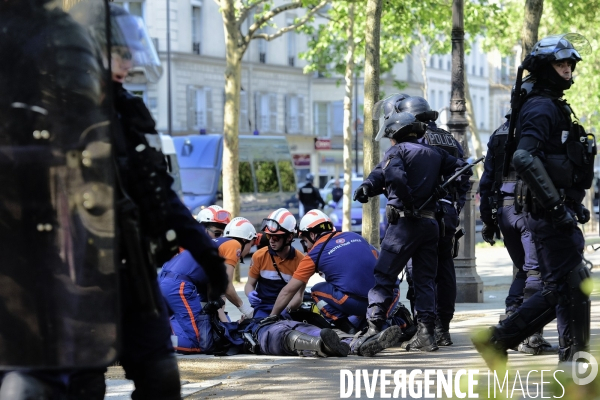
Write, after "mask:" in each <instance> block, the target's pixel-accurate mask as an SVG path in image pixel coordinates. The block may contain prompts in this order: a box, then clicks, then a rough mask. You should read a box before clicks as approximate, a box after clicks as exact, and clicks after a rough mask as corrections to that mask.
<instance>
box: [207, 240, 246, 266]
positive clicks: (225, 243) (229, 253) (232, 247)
mask: <svg viewBox="0 0 600 400" xmlns="http://www.w3.org/2000/svg"><path fill="white" fill-rule="evenodd" d="M213 242H215V244H216V245H217V247H218V248H219V255H220V256H221V257H223V258H224V259H225V264H229V265H232V266H233V267H234V268H235V267H236V266H237V264H238V262H239V261H240V257H241V256H242V245H241V244H240V242H238V241H237V240H235V239H232V238H228V237H219V238H216V239H213Z"/></svg>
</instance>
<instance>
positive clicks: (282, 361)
mask: <svg viewBox="0 0 600 400" xmlns="http://www.w3.org/2000/svg"><path fill="white" fill-rule="evenodd" d="M476 257H477V272H478V274H479V276H480V277H481V279H482V281H483V283H484V296H483V297H484V302H483V303H459V304H457V305H456V313H455V318H454V320H453V321H452V324H451V333H452V338H453V341H454V345H453V346H451V347H445V348H440V350H439V351H437V352H434V353H423V354H422V353H407V352H404V351H403V350H401V349H398V348H392V349H388V350H386V351H384V352H382V353H380V354H379V355H377V356H376V357H374V358H363V357H356V356H350V357H347V358H327V359H322V358H304V357H269V356H254V355H238V356H233V357H214V356H206V355H198V356H179V359H180V360H181V361H188V360H190V359H194V360H195V361H201V362H202V365H203V366H205V367H206V368H211V367H213V366H214V367H215V368H216V367H217V366H219V365H220V364H223V363H227V362H231V361H234V360H235V361H237V362H240V363H244V364H243V365H244V367H243V368H241V369H239V370H237V371H234V372H227V373H225V374H223V375H220V376H217V377H214V378H211V379H208V380H205V381H202V382H195V383H186V382H182V384H183V385H182V395H184V396H187V397H186V398H190V399H205V398H208V399H215V398H244V399H273V398H286V399H295V398H298V399H309V398H320V399H329V398H332V399H333V398H340V390H341V389H340V379H341V378H340V369H348V370H350V371H352V373H353V374H354V373H355V371H356V370H359V369H360V370H363V369H364V370H368V371H370V373H373V371H374V369H390V370H391V371H392V373H393V372H394V371H395V370H399V369H405V370H406V374H407V376H408V374H409V373H410V371H416V372H418V371H417V370H419V369H420V370H424V369H428V368H431V369H441V368H443V369H444V370H448V369H451V370H452V371H458V370H459V369H464V368H474V369H479V370H480V371H481V372H482V373H484V371H487V367H486V366H485V364H484V363H483V361H482V359H481V358H480V357H479V355H478V354H477V352H476V351H475V350H474V348H473V346H472V344H471V342H470V339H469V334H470V331H471V330H472V329H474V328H477V327H485V326H489V325H493V324H495V323H496V322H497V321H498V317H499V315H500V314H502V313H503V312H504V298H505V297H506V294H507V292H508V287H509V285H510V283H511V281H512V262H511V261H510V258H509V257H508V253H507V252H506V249H504V248H498V247H481V248H477V249H476ZM586 258H588V259H589V260H590V261H591V262H592V263H593V264H594V265H596V266H600V252H597V253H596V252H593V253H586ZM594 275H597V274H594ZM319 280H320V278H319V277H316V278H315V277H313V278H312V279H311V281H310V282H309V285H312V284H314V283H316V282H317V281H319ZM236 289H238V293H239V294H240V295H241V296H242V297H244V298H245V296H244V294H243V284H241V285H238V286H236ZM406 290H407V286H406V282H403V283H402V285H401V293H402V294H401V297H402V298H404V296H405V294H406ZM594 299H595V300H596V301H595V302H593V303H592V342H593V343H595V341H596V340H597V339H598V338H600V324H599V321H600V305H599V304H598V303H600V302H598V301H597V300H598V290H596V292H595V293H594ZM404 303H405V304H406V305H407V306H408V303H407V302H406V301H404ZM226 308H227V311H228V313H229V315H230V317H231V318H232V320H235V319H237V318H238V317H239V312H238V310H237V309H236V308H235V307H231V305H229V304H228V306H227V307H226ZM545 337H546V339H548V340H549V341H550V342H552V343H553V344H557V343H558V338H557V334H556V324H555V323H554V322H553V323H551V324H550V325H549V326H547V328H546V329H545ZM556 364H557V363H556V355H548V356H536V357H532V356H528V355H523V354H520V353H516V352H511V354H510V357H509V367H510V368H516V369H519V370H521V371H524V370H527V371H528V370H530V369H534V368H537V370H541V369H545V370H548V369H552V370H553V369H555V368H556ZM486 373H487V372H486ZM420 376H421V378H420V379H421V380H420V382H422V380H423V376H422V375H420ZM532 376H533V375H532ZM389 378H390V379H391V378H392V377H389ZM480 379H482V378H481V376H480ZM523 379H524V378H523ZM511 382H512V381H511ZM538 383H539V379H538ZM107 384H108V389H107V396H106V398H107V399H126V398H129V393H131V390H132V389H133V386H132V385H131V383H130V382H129V381H117V380H107ZM354 384H356V382H354ZM511 384H512V383H511ZM391 385H392V386H391V389H388V393H391V392H392V391H393V387H394V386H393V380H392V383H391ZM532 385H533V383H529V386H530V387H531V388H532V390H533V386H532ZM361 390H362V392H361V393H362V396H361V398H368V396H367V392H365V387H364V384H362V386H361ZM379 390H380V388H379V386H377V392H376V393H374V398H379V396H380V392H379ZM519 390H520V389H519ZM432 392H435V388H433V389H432ZM517 393H520V392H517ZM532 394H533V392H532ZM413 395H414V393H413ZM544 396H548V394H547V393H545V394H544ZM479 397H480V398H486V396H479ZM351 398H356V393H355V392H353V393H352V395H351ZM403 398H407V399H412V398H423V394H421V395H420V396H413V397H411V395H410V393H406V396H403ZM434 398H435V397H434ZM512 398H520V397H519V396H516V395H515V397H512Z"/></svg>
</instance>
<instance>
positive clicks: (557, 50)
mask: <svg viewBox="0 0 600 400" xmlns="http://www.w3.org/2000/svg"><path fill="white" fill-rule="evenodd" d="M591 52H592V46H590V42H588V40H587V39H586V38H585V37H584V36H582V35H580V34H578V33H567V34H562V35H552V36H547V37H545V38H543V39H542V40H540V41H539V42H538V43H537V44H536V46H535V47H534V49H533V51H532V52H531V54H532V55H536V56H537V55H545V54H554V56H555V59H556V60H565V59H571V60H574V61H581V60H582V57H581V56H582V55H584V56H585V55H589V54H591Z"/></svg>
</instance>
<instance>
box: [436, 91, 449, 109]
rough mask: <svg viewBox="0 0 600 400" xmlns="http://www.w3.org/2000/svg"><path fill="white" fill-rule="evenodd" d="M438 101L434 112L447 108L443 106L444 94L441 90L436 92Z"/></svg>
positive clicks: (445, 105)
mask: <svg viewBox="0 0 600 400" xmlns="http://www.w3.org/2000/svg"><path fill="white" fill-rule="evenodd" d="M438 101H439V104H438V105H437V107H436V108H434V110H441V109H442V108H444V107H447V104H444V92H442V91H441V90H440V91H439V92H438Z"/></svg>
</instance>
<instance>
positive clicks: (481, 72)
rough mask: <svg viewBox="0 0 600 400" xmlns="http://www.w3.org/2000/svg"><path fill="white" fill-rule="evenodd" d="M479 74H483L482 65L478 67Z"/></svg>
mask: <svg viewBox="0 0 600 400" xmlns="http://www.w3.org/2000/svg"><path fill="white" fill-rule="evenodd" d="M479 76H483V67H479Z"/></svg>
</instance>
